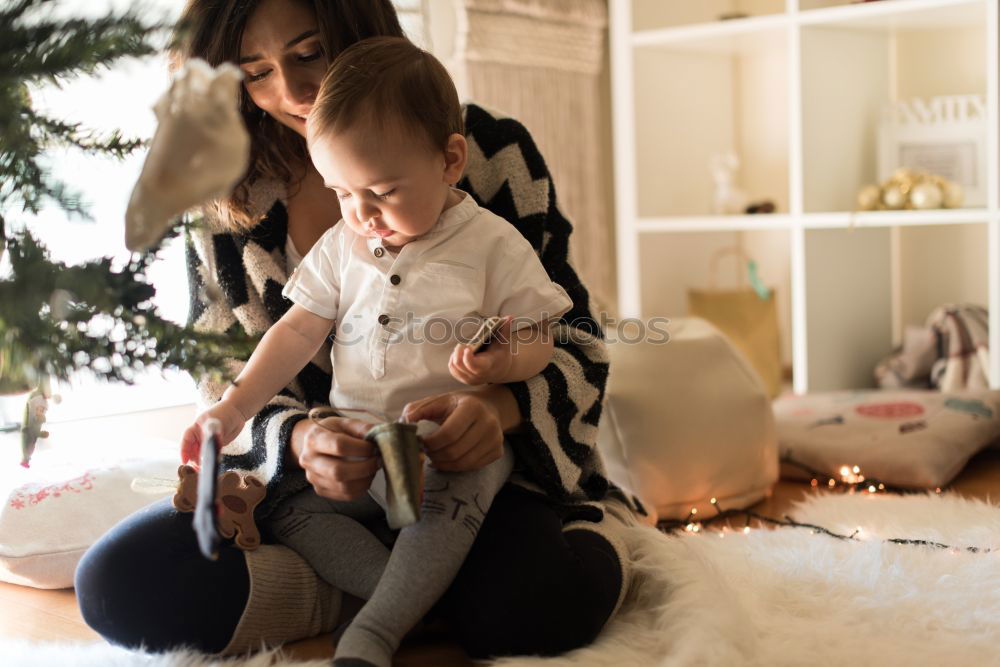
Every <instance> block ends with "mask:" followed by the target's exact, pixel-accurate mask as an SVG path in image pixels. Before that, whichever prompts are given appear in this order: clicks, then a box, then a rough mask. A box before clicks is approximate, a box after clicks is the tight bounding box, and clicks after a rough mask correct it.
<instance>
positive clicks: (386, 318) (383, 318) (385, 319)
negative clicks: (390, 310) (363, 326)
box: [378, 313, 389, 326]
mask: <svg viewBox="0 0 1000 667" xmlns="http://www.w3.org/2000/svg"><path fill="white" fill-rule="evenodd" d="M378 323H379V324H381V325H382V326H385V325H387V324H389V316H388V315H386V314H385V313H382V314H381V315H379V316H378Z"/></svg>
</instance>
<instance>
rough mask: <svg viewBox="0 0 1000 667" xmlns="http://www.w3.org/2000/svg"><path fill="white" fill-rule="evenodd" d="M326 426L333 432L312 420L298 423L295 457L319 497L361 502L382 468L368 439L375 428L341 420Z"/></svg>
mask: <svg viewBox="0 0 1000 667" xmlns="http://www.w3.org/2000/svg"><path fill="white" fill-rule="evenodd" d="M325 423H326V424H327V426H332V428H324V427H323V426H320V425H319V424H317V423H316V422H314V421H313V420H312V419H303V420H302V421H300V422H299V423H297V424H296V425H295V427H294V429H293V430H292V441H291V447H290V449H291V455H292V457H293V458H294V459H295V461H296V462H297V463H298V464H299V466H300V467H301V468H302V469H303V470H305V473H306V479H307V480H309V483H310V484H312V486H313V489H315V490H316V493H317V494H318V495H321V496H323V497H324V498H330V499H331V500H355V499H357V498H360V497H361V496H363V495H364V494H365V492H367V491H368V489H369V487H371V485H372V479H373V478H374V477H375V473H376V472H378V469H379V468H380V467H381V463H380V461H379V458H378V456H377V450H376V448H375V445H373V444H372V443H370V442H368V441H367V440H365V439H364V438H365V434H366V433H367V432H368V429H370V428H371V424H366V423H365V422H362V421H358V420H356V419H345V418H340V417H338V418H336V419H333V420H325Z"/></svg>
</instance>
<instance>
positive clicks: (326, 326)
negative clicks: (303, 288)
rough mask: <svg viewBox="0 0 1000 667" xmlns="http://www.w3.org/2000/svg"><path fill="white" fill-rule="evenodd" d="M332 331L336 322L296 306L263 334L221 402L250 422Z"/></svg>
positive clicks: (317, 349) (307, 360) (307, 361)
mask: <svg viewBox="0 0 1000 667" xmlns="http://www.w3.org/2000/svg"><path fill="white" fill-rule="evenodd" d="M332 328H333V320H328V319H326V318H325V317H320V316H319V315H316V314H315V313H312V312H310V311H308V310H306V309H305V308H303V307H302V306H300V305H298V304H293V305H292V307H291V308H290V309H289V310H288V312H287V313H285V315H284V316H283V317H282V318H281V319H280V320H278V321H277V322H275V324H274V326H272V327H271V328H270V329H268V331H267V333H266V334H264V337H263V338H262V339H261V341H260V343H259V344H258V345H257V348H256V349H255V350H254V352H253V355H251V357H250V360H249V361H248V362H247V365H246V366H245V367H244V368H243V371H242V372H241V373H240V374H239V377H237V378H236V380H235V381H234V382H233V384H232V386H230V387H229V388H228V389H227V390H226V393H225V394H223V396H222V399H223V400H224V401H227V402H229V403H231V404H232V405H233V406H234V407H235V408H236V409H237V410H239V411H240V412H241V413H242V414H243V415H244V416H245V417H246V418H247V419H250V418H251V417H253V415H255V414H257V413H258V412H259V411H260V410H261V409H262V408H263V407H264V406H265V405H266V404H267V402H268V401H269V400H271V397H273V396H274V395H275V394H276V393H278V392H279V391H281V389H282V388H284V387H285V386H287V385H288V383H289V382H291V381H292V379H294V378H295V376H296V375H297V374H298V373H299V371H301V370H302V368H303V367H305V365H306V364H307V363H309V361H310V360H311V359H312V358H313V357H314V356H316V353H317V352H318V351H319V349H320V347H321V346H322V345H323V341H324V340H325V339H326V337H327V336H328V335H329V333H330V330H331V329H332Z"/></svg>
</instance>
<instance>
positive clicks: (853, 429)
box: [774, 390, 1000, 489]
mask: <svg viewBox="0 0 1000 667" xmlns="http://www.w3.org/2000/svg"><path fill="white" fill-rule="evenodd" d="M774 414H775V419H776V421H777V427H778V441H779V443H780V445H781V456H782V458H783V459H786V458H788V459H792V460H793V461H795V462H797V463H799V464H803V465H805V466H808V467H809V468H812V469H814V470H818V471H820V472H821V473H823V474H824V475H827V476H828V477H833V478H834V479H841V478H842V477H841V468H842V467H843V466H848V469H849V472H850V473H851V474H853V467H854V466H858V467H859V468H860V470H861V471H860V473H859V474H861V475H863V476H865V477H866V478H867V479H877V480H879V481H881V482H884V483H886V484H891V485H894V486H901V487H908V488H915V489H927V488H930V489H933V488H935V487H941V486H944V485H945V484H947V483H948V482H950V481H951V479H952V478H953V477H954V476H955V475H957V474H958V472H959V471H960V470H961V469H962V467H963V466H965V463H966V461H968V460H969V458H970V457H971V456H972V455H973V454H975V453H976V452H978V451H979V450H980V449H982V448H983V447H986V446H987V445H989V444H990V443H991V442H993V441H994V440H996V439H997V438H998V437H1000V391H977V392H961V393H941V392H936V391H923V390H906V391H877V390H871V391H853V392H833V393H824V394H814V395H806V396H799V397H796V396H788V397H783V398H780V399H778V400H777V401H775V402H774ZM782 475H783V476H785V477H789V478H792V479H809V478H810V477H811V476H812V475H811V474H810V473H809V472H807V471H804V470H803V469H802V468H801V467H799V466H795V465H791V464H789V463H787V462H786V463H785V464H784V465H783V466H782ZM820 481H821V482H823V481H825V480H823V479H821V480H820Z"/></svg>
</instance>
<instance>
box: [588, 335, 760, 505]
mask: <svg viewBox="0 0 1000 667" xmlns="http://www.w3.org/2000/svg"><path fill="white" fill-rule="evenodd" d="M668 330H669V332H670V341H669V342H668V343H665V344H657V343H655V342H651V341H650V340H649V339H650V337H651V336H655V335H656V334H652V333H651V332H649V331H647V336H646V338H645V340H643V341H639V342H630V340H629V339H628V338H627V336H628V333H629V332H628V331H627V329H626V330H623V331H621V332H619V333H618V334H615V333H614V332H609V337H612V338H614V337H617V338H619V339H620V340H618V342H614V343H612V344H610V345H609V352H610V355H611V374H610V377H609V378H608V388H607V395H606V400H605V406H604V414H603V416H602V417H601V422H600V425H599V427H598V435H597V441H598V446H599V447H600V449H601V453H602V454H603V456H604V460H605V463H606V464H607V466H608V473H609V475H610V477H611V479H612V481H614V482H615V483H616V484H618V485H619V486H621V487H623V488H625V489H626V490H627V491H629V492H630V493H633V494H634V495H636V496H637V497H638V498H639V500H640V501H642V503H643V504H644V505H645V506H646V508H647V509H648V510H650V511H654V510H655V512H656V513H657V514H658V515H659V518H660V519H668V518H671V519H672V518H683V517H686V516H687V515H688V513H689V512H690V511H691V508H692V507H696V508H698V511H699V512H701V513H705V512H710V513H711V512H713V508H712V506H711V504H710V500H711V499H712V498H713V497H715V498H717V499H718V501H719V505H720V506H721V507H722V508H724V509H725V508H731V509H736V508H743V507H748V506H750V505H752V504H754V503H755V502H757V501H758V500H760V499H761V498H763V497H764V495H765V494H766V493H767V491H768V490H769V489H770V488H771V485H773V484H774V482H776V481H777V479H778V443H777V438H776V437H775V433H774V418H773V416H772V414H771V404H770V399H769V398H768V395H767V392H766V391H765V389H764V387H763V385H762V384H761V382H760V379H759V378H758V377H757V374H756V373H755V372H754V371H753V370H752V369H751V367H750V366H749V364H748V363H747V361H746V360H745V359H744V358H743V356H742V355H741V354H740V353H739V352H738V351H737V350H736V349H735V348H734V347H733V346H732V344H731V343H730V342H729V341H728V340H727V339H726V338H725V336H723V335H722V334H721V333H720V332H719V330H718V329H716V328H715V327H713V326H712V325H711V324H709V323H708V322H706V321H704V320H700V319H697V318H685V319H677V320H673V321H672V322H671V323H670V325H669V326H668ZM632 334H633V335H634V334H635V332H634V331H633V332H632Z"/></svg>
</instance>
